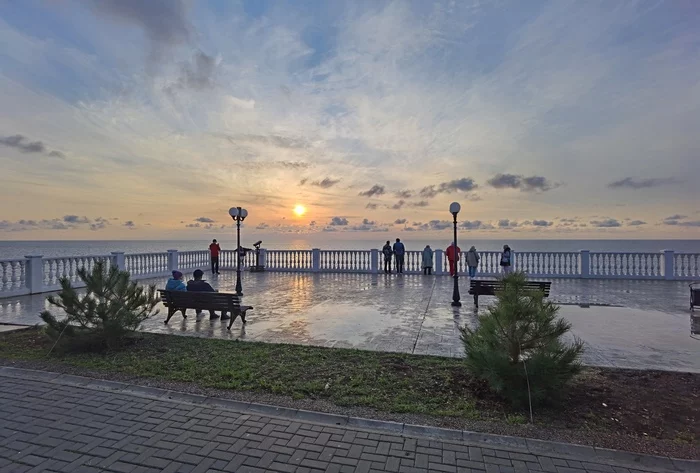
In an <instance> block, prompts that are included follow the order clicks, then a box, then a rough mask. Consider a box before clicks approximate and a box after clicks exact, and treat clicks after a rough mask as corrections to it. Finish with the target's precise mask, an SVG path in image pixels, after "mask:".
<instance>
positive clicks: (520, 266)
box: [0, 249, 700, 297]
mask: <svg viewBox="0 0 700 473" xmlns="http://www.w3.org/2000/svg"><path fill="white" fill-rule="evenodd" d="M478 254H479V265H478V266H477V276H485V277H495V276H498V275H499V274H502V268H501V266H500V260H501V253H500V252H498V251H479V252H478ZM383 259H384V257H383V256H382V254H381V252H380V251H379V250H320V249H313V250H265V249H262V250H260V261H259V264H260V265H262V266H264V267H265V269H266V270H267V271H276V272H311V273H366V274H377V273H381V272H382V269H383ZM97 261H105V262H106V263H107V264H108V265H112V266H116V267H118V268H122V269H125V270H127V271H129V272H130V273H131V275H132V277H133V278H134V279H146V278H152V277H163V276H167V275H169V274H170V272H171V271H172V270H173V269H179V270H182V271H184V272H189V271H192V270H194V269H197V268H201V269H203V270H205V271H207V270H208V269H209V268H210V263H211V262H210V258H209V251H207V250H202V251H177V250H167V251H164V252H161V253H138V254H124V253H122V252H114V253H112V254H110V255H97V256H74V257H61V258H43V257H41V256H27V257H26V258H24V259H15V260H0V297H11V296H18V295H24V294H36V293H41V292H49V291H54V290H57V289H59V287H60V283H59V281H60V279H62V278H67V279H68V280H69V281H71V283H73V284H74V285H76V286H80V285H81V282H80V280H79V278H78V270H79V269H80V268H86V269H87V270H91V269H92V268H93V267H94V266H95V263H96V262H97ZM512 261H513V269H514V270H519V271H524V272H526V273H527V274H528V275H529V276H531V277H533V278H548V279H554V278H574V279H652V280H687V281H690V280H700V253H676V252H674V251H672V250H664V251H662V252H659V253H614V252H590V251H588V250H581V251H576V252H541V251H539V252H538V251H524V252H516V251H513V254H512ZM433 263H434V264H433V271H434V274H437V275H446V274H449V264H448V261H447V258H446V257H445V252H444V251H443V250H436V251H435V252H434V256H433ZM254 264H255V253H254V252H252V251H251V252H248V253H247V254H246V256H245V257H244V258H242V260H241V268H242V269H244V270H246V269H248V268H249V267H250V266H252V265H254ZM219 265H220V268H221V269H222V270H234V269H236V252H235V250H223V251H222V252H221V255H220V257H219ZM392 269H394V270H395V266H394V264H393V263H392ZM466 269H467V268H466V263H465V257H464V255H463V256H462V258H461V259H460V262H459V271H460V274H463V273H465V272H466ZM421 271H422V252H420V251H407V252H406V256H405V267H404V272H405V273H406V274H418V273H420V272H421Z"/></svg>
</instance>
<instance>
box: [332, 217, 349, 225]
mask: <svg viewBox="0 0 700 473" xmlns="http://www.w3.org/2000/svg"><path fill="white" fill-rule="evenodd" d="M347 224H348V219H347V218H345V217H333V218H332V219H331V221H330V223H329V224H328V225H330V226H333V227H344V226H346V225H347Z"/></svg>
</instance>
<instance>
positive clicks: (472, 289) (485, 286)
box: [469, 279, 552, 307]
mask: <svg viewBox="0 0 700 473" xmlns="http://www.w3.org/2000/svg"><path fill="white" fill-rule="evenodd" d="M551 287H552V282H551V281H527V283H526V284H525V288H526V289H529V290H533V291H542V292H543V293H544V297H549V289H550V288H551ZM501 289H503V281H500V280H496V279H479V280H474V279H472V280H471V282H470V283H469V294H472V295H474V305H475V306H476V307H479V296H495V295H496V292H498V291H500V290H501Z"/></svg>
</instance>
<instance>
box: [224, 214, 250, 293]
mask: <svg viewBox="0 0 700 473" xmlns="http://www.w3.org/2000/svg"><path fill="white" fill-rule="evenodd" d="M228 214H229V215H230V216H231V218H232V219H233V221H234V222H236V240H237V243H238V245H237V247H236V294H238V295H239V296H242V295H243V285H241V222H242V221H243V220H245V218H246V217H247V216H248V211H247V210H246V209H242V208H240V207H231V208H230V209H229V210H228Z"/></svg>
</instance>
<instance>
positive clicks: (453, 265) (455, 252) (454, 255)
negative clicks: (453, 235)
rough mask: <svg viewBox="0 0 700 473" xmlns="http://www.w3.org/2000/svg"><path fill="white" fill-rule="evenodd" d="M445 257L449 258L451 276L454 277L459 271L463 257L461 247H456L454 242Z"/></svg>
mask: <svg viewBox="0 0 700 473" xmlns="http://www.w3.org/2000/svg"><path fill="white" fill-rule="evenodd" d="M445 256H447V262H448V263H449V264H450V276H454V275H455V272H456V271H457V263H458V262H459V258H461V256H462V250H461V249H460V248H459V246H457V247H455V244H454V242H452V243H450V246H448V247H447V249H446V250H445Z"/></svg>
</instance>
